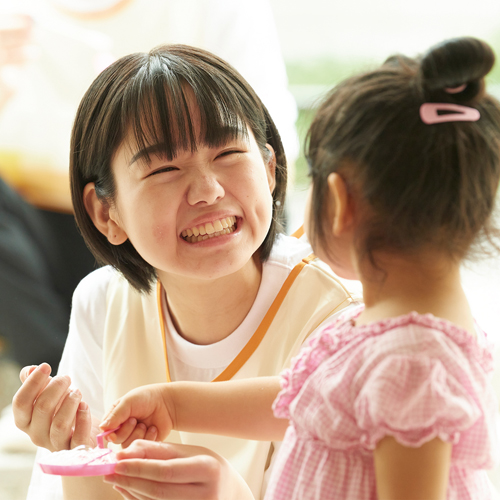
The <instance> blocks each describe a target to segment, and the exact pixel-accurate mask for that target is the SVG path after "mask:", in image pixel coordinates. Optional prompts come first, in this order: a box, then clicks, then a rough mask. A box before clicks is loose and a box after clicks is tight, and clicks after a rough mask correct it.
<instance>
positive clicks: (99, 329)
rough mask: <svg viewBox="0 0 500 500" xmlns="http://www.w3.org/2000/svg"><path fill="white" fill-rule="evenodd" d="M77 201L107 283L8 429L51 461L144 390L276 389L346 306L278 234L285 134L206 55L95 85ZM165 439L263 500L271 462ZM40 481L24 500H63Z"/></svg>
mask: <svg viewBox="0 0 500 500" xmlns="http://www.w3.org/2000/svg"><path fill="white" fill-rule="evenodd" d="M71 187H72V195H73V203H74V208H75V215H76V219H77V221H78V225H79V227H80V230H81V232H82V234H83V236H84V238H85V241H86V242H87V244H88V245H89V247H90V248H91V249H92V251H93V253H94V255H95V256H96V257H97V258H98V259H99V260H100V261H101V262H103V263H106V264H110V265H111V266H112V267H109V266H107V267H104V268H102V269H99V270H97V271H95V272H93V273H92V274H90V275H89V276H88V277H87V278H85V279H84V280H83V281H82V283H81V284H80V285H79V287H78V288H77V290H76V292H75V295H74V300H73V309H72V319H71V324H70V332H69V337H68V341H67V344H66V347H65V351H64V355H63V358H62V361H61V368H60V370H59V376H58V377H55V378H54V379H50V376H49V373H50V367H48V365H46V364H42V365H40V366H39V367H38V368H37V369H36V370H34V371H33V373H31V374H30V375H29V377H28V378H27V379H26V380H25V381H24V384H23V386H22V387H21V389H20V390H19V392H18V393H17V395H16V397H15V399H14V403H13V409H14V415H15V419H16V423H17V425H18V426H19V427H20V428H21V429H23V430H25V431H26V432H27V433H28V434H29V435H30V437H31V438H32V440H33V442H35V443H36V444H37V445H39V446H41V447H44V448H47V449H48V450H50V451H57V450H62V449H69V448H73V447H75V446H76V445H78V444H90V445H95V435H96V433H97V432H98V428H97V424H98V423H99V421H100V418H101V416H102V415H103V413H104V410H105V408H107V407H109V406H110V404H111V403H112V402H113V401H115V400H116V399H117V398H119V397H121V396H123V395H124V394H125V393H127V392H128V391H130V390H131V389H133V388H136V387H141V386H143V385H144V384H151V383H155V382H167V381H170V380H195V381H212V380H217V381H219V380H229V379H231V378H249V377H259V376H269V375H277V374H278V373H279V372H280V371H281V370H282V369H283V368H284V367H285V366H286V365H287V364H288V362H289V360H290V358H291V357H292V356H293V355H295V354H296V353H297V352H298V349H299V347H300V345H301V344H302V342H303V341H304V339H305V338H306V337H307V336H308V335H309V334H310V333H311V332H312V331H313V330H314V329H315V328H316V327H317V326H318V325H319V324H320V323H321V322H323V321H324V320H325V319H326V318H328V317H330V316H331V315H332V314H335V313H336V312H337V311H339V310H341V309H342V308H344V307H345V306H347V305H349V304H350V303H351V302H352V300H353V299H352V297H351V294H350V293H349V292H348V291H347V290H346V288H345V287H344V286H343V285H342V284H341V283H340V282H339V280H338V279H337V278H336V277H334V276H333V275H332V274H331V272H330V271H329V270H328V269H327V268H326V267H327V266H324V265H322V264H321V263H319V262H318V261H317V260H315V259H313V258H310V257H309V256H310V253H311V248H310V246H309V244H308V243H306V242H304V241H301V240H297V239H295V238H291V237H285V236H283V235H281V234H280V233H281V226H280V221H281V215H282V209H283V205H284V196H285V188H286V159H285V156H284V152H283V147H282V144H281V140H280V137H279V134H278V131H277V130H276V127H275V126H274V123H273V121H272V119H271V117H270V115H269V113H268V112H267V110H266V108H265V107H264V106H263V104H262V103H261V101H260V99H259V98H258V97H257V96H256V95H255V93H254V91H253V90H252V89H251V88H250V87H249V85H248V84H247V83H246V82H245V80H244V79H243V78H242V77H241V76H240V75H239V74H238V73H237V72H236V71H235V70H234V69H233V68H232V67H231V66H229V65H228V64H227V63H225V62H224V61H222V60H221V59H219V58H218V57H216V56H214V55H212V54H210V53H208V52H205V51H202V50H199V49H195V48H192V47H186V46H165V47H159V48H157V49H155V50H153V51H151V52H150V53H149V54H142V53H140V54H132V55H130V56H126V57H124V58H122V59H120V60H118V61H117V62H115V63H114V64H112V65H111V66H109V67H108V68H107V69H106V70H105V71H103V73H101V74H100V75H99V76H98V77H97V79H96V80H95V81H94V83H93V84H92V86H91V87H90V89H89V90H88V92H87V93H86V95H85V96H84V98H83V100H82V102H81V105H80V107H79V110H78V113H77V116H76V119H75V125H74V129H73V134H72V142H71ZM29 372H30V370H28V371H26V370H25V371H24V372H23V380H24V378H25V376H26V374H27V373H29ZM70 379H71V380H70ZM70 383H72V388H73V387H74V388H75V389H74V390H69V389H68V388H69V387H70ZM83 401H85V403H84V402H83ZM91 416H92V419H93V420H92V422H91V418H90V417H91ZM135 424H136V421H135V420H130V421H129V422H128V423H127V424H126V425H125V426H124V431H126V430H127V429H130V428H134V429H135V430H134V432H133V433H132V435H131V436H130V440H132V439H135V438H138V437H141V438H143V437H145V438H147V439H155V438H156V437H157V436H156V434H155V432H154V430H150V431H149V432H146V429H145V428H144V426H142V425H139V426H137V427H136V426H135ZM91 425H93V428H92V429H91ZM169 439H170V440H171V441H173V442H176V443H182V444H190V445H196V446H198V447H200V446H201V447H205V448H209V449H211V450H213V451H214V452H215V453H218V454H219V455H222V456H223V457H225V459H227V460H228V461H229V463H230V464H231V465H232V467H233V468H234V469H233V472H232V473H233V474H234V471H237V472H238V473H239V475H240V476H242V477H243V478H244V479H245V481H246V482H247V484H248V486H246V489H250V490H251V491H252V493H253V495H254V496H255V497H256V498H259V497H260V494H261V489H262V485H263V479H264V472H265V470H266V468H268V463H269V462H270V460H271V459H272V454H273V449H274V448H273V446H274V447H277V446H278V445H277V444H276V445H272V444H271V442H270V441H268V442H250V441H248V440H235V439H226V438H221V437H219V436H212V435H205V436H200V435H193V434H188V433H179V434H176V435H175V436H174V435H172V436H171V437H170V438H169ZM125 444H128V443H125ZM180 448H182V447H179V446H177V448H176V449H180ZM192 449H193V448H189V450H191V451H192ZM197 449H198V448H197ZM186 453H188V452H186ZM207 453H208V451H207ZM210 453H212V452H210ZM189 463H191V464H192V461H191V462H189ZM224 463H225V462H224ZM200 464H201V465H202V464H203V460H200V461H199V462H198V465H200ZM227 469H228V468H226V470H227ZM229 473H230V474H231V471H230V472H229ZM39 476H40V472H39V471H38V470H36V471H35V477H34V480H33V481H32V484H31V489H30V494H31V496H32V497H33V498H36V499H37V500H39V499H42V498H48V499H50V500H54V499H56V498H58V497H59V496H60V495H61V494H62V493H61V480H60V478H58V477H56V478H52V477H49V476H44V477H39ZM238 477H239V476H238ZM184 480H185V482H186V486H189V483H190V481H188V480H186V479H185V477H184ZM51 481H53V482H54V483H55V484H49V482H51ZM214 481H215V482H217V481H220V478H217V477H216V478H215V479H214ZM63 482H64V488H65V491H66V496H67V497H69V498H71V497H72V495H73V494H74V495H80V496H81V497H85V498H101V497H102V498H106V499H112V498H115V497H119V495H118V494H117V493H116V492H115V491H113V490H112V489H111V488H110V487H109V486H108V485H105V484H103V482H102V478H97V479H93V478H85V479H75V478H65V479H64V481H63ZM181 482H182V481H181ZM178 486H180V485H178ZM186 491H188V488H187V487H186ZM183 494H184V493H183ZM185 494H186V495H188V494H187V493H185ZM179 496H180V495H178V496H177V498H179ZM188 497H189V496H188Z"/></svg>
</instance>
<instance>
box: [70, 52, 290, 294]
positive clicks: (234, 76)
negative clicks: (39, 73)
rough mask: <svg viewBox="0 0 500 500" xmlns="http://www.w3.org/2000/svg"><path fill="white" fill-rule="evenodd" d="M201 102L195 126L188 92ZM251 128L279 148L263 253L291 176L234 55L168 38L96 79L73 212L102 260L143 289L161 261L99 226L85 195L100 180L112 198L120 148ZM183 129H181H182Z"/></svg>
mask: <svg viewBox="0 0 500 500" xmlns="http://www.w3.org/2000/svg"><path fill="white" fill-rule="evenodd" d="M193 96H194V98H195V100H196V103H197V105H198V109H199V114H200V119H201V130H200V131H199V133H198V134H197V132H196V130H195V128H194V125H193V123H192V117H191V115H190V112H189V107H188V99H192V98H193ZM247 126H248V127H249V128H250V130H251V131H252V133H253V135H254V137H255V140H256V142H257V145H258V146H259V149H260V150H261V153H262V156H263V158H264V161H269V160H270V152H269V150H268V149H267V148H266V144H270V145H271V146H272V148H273V149H274V152H275V155H276V188H275V190H274V193H273V202H274V203H273V218H272V222H271V225H270V228H269V231H268V234H267V236H266V238H265V240H264V242H263V243H262V245H261V247H260V259H261V260H262V261H265V260H266V259H267V258H268V257H269V254H270V252H271V249H272V246H273V244H274V241H275V239H276V236H277V234H278V233H280V232H282V225H281V220H282V212H283V207H284V201H285V191H286V183H287V167H286V158H285V153H284V150H283V145H282V143H281V139H280V136H279V133H278V131H277V129H276V126H275V125H274V122H273V120H272V118H271V116H270V115H269V112H268V111H267V109H266V107H265V106H264V105H263V104H262V102H261V100H260V99H259V97H258V96H257V95H256V94H255V92H254V91H253V89H252V88H251V87H250V85H249V84H248V83H247V82H246V81H245V80H244V79H243V77H242V76H241V75H240V74H239V73H238V72H237V71H236V70H235V69H234V68H233V67H232V66H230V65H229V64H228V63H226V62H225V61H223V60H222V59H220V58H218V57H217V56H215V55H213V54H211V53H209V52H206V51H204V50H201V49H198V48H194V47H188V46H184V45H165V46H160V47H157V48H155V49H153V50H152V51H151V52H149V53H148V54H146V53H137V54H131V55H128V56H125V57H122V58H121V59H119V60H118V61H116V62H115V63H113V64H112V65H111V66H109V67H108V68H107V69H106V70H104V71H103V72H102V73H101V74H100V75H99V76H98V77H97V78H96V79H95V80H94V82H93V83H92V85H91V86H90V88H89V90H88V91H87V92H86V94H85V95H84V97H83V99H82V102H81V103H80V106H79V108H78V112H77V115H76V118H75V124H74V127H73V133H72V137H71V154H70V176H71V194H72V198H73V206H74V210H75V216H76V221H77V224H78V226H79V228H80V231H81V233H82V235H83V237H84V239H85V242H86V243H87V245H88V247H89V248H90V250H91V251H92V253H93V254H94V256H95V257H96V259H97V260H98V262H99V263H101V264H110V265H112V266H113V267H115V268H116V269H118V270H119V271H120V272H121V273H122V274H123V275H124V276H125V278H127V280H128V281H129V282H130V283H131V284H132V285H133V286H134V287H135V288H136V289H137V290H139V291H144V292H147V291H149V290H151V286H152V284H153V283H154V282H155V280H156V271H155V269H154V268H153V267H152V266H151V265H150V264H148V263H147V262H146V261H145V260H144V259H143V258H142V257H141V256H140V255H139V254H138V253H137V251H136V250H135V248H134V247H133V245H132V244H131V243H130V241H126V242H125V243H123V244H122V245H119V246H115V245H112V244H111V243H109V241H108V240H107V238H106V237H105V236H104V235H103V234H102V233H101V232H100V231H99V230H98V229H97V228H96V227H95V225H94V224H93V222H92V220H91V218H90V217H89V215H88V213H87V211H86V209H85V206H84V202H83V190H84V188H85V186H86V185H87V184H88V183H89V182H94V183H95V186H96V194H97V196H98V197H99V199H100V200H101V201H102V203H106V204H108V205H112V204H113V202H114V200H115V195H116V192H115V182H114V178H113V172H112V168H111V162H112V159H113V155H114V154H115V152H116V151H117V149H118V148H119V147H120V146H121V145H122V144H126V141H128V142H130V141H132V142H134V143H135V144H136V145H137V146H138V148H139V149H144V148H145V147H147V146H148V145H152V144H155V145H156V144H161V145H162V147H163V148H164V151H163V152H164V154H165V155H166V156H167V157H168V158H175V156H176V154H177V152H178V151H179V150H191V151H195V150H196V148H197V143H198V142H199V143H202V144H206V145H208V146H218V145H221V144H224V143H225V142H226V141H228V140H231V139H234V138H235V137H237V136H238V135H246V134H247V132H246V131H247ZM179 131H180V132H179Z"/></svg>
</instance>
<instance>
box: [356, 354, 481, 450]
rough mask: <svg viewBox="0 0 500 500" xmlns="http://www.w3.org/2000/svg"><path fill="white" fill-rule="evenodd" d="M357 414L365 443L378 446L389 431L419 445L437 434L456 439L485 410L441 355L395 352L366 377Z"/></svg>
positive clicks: (370, 447) (403, 440)
mask: <svg viewBox="0 0 500 500" xmlns="http://www.w3.org/2000/svg"><path fill="white" fill-rule="evenodd" d="M354 415H355V419H356V420H357V425H358V427H359V428H360V429H361V431H362V435H361V442H362V445H363V446H365V447H366V448H367V449H370V450H373V449H374V448H375V447H376V444H377V442H378V441H379V440H380V439H382V438H383V437H384V436H386V435H390V436H393V437H394V438H395V439H396V440H397V441H398V442H399V443H400V444H402V445H404V446H414V447H418V446H421V445H422V444H424V443H425V442H427V441H430V440H431V439H434V438H435V437H438V438H439V439H441V440H443V441H447V442H451V443H453V444H456V443H458V441H459V439H460V434H461V433H462V432H464V431H466V430H467V429H469V428H470V427H471V426H472V425H474V423H475V422H476V421H477V420H478V418H479V417H480V416H481V411H480V409H479V407H478V405H477V403H476V402H475V400H474V398H473V396H472V394H469V393H468V392H467V390H466V388H465V386H464V385H462V384H460V383H459V382H458V381H457V380H456V378H455V377H454V376H453V375H452V374H451V373H449V372H448V371H447V370H446V368H445V366H444V365H443V363H442V362H441V361H440V360H438V359H434V358H429V357H425V356H408V355H392V356H389V357H387V358H385V359H384V360H382V361H381V362H380V363H378V364H377V365H376V366H375V367H374V368H373V369H372V370H371V371H370V372H369V374H368V375H367V376H366V378H365V380H364V382H363V383H362V385H361V389H360V390H359V393H358V395H357V397H356V400H355V404H354Z"/></svg>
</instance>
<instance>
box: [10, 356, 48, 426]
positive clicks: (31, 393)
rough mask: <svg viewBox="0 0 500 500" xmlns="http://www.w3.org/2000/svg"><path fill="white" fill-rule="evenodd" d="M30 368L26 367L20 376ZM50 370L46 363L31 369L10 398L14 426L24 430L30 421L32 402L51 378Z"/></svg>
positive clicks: (25, 373)
mask: <svg viewBox="0 0 500 500" xmlns="http://www.w3.org/2000/svg"><path fill="white" fill-rule="evenodd" d="M30 368H31V367H28V370H25V371H24V373H23V375H22V376H25V375H27V373H28V372H30ZM50 371H51V368H50V366H49V365H48V364H47V363H43V364H41V365H40V366H38V367H37V368H36V369H35V370H32V372H31V375H30V377H29V380H28V379H27V378H25V379H24V380H25V382H24V383H23V385H22V386H21V388H20V389H19V390H18V391H17V392H16V394H15V396H14V398H13V400H12V409H13V412H14V421H15V423H16V426H17V427H19V429H21V430H23V431H26V429H27V427H28V426H29V425H30V423H31V418H32V413H33V404H34V403H35V401H36V399H37V398H38V396H39V395H40V394H41V392H42V391H43V390H44V389H45V388H46V387H47V385H48V384H49V382H51V380H52V379H51V377H50ZM21 373H22V371H21Z"/></svg>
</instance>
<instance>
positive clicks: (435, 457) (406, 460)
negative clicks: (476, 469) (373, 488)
mask: <svg viewBox="0 0 500 500" xmlns="http://www.w3.org/2000/svg"><path fill="white" fill-rule="evenodd" d="M373 458H374V462H375V477H376V481H377V495H378V499H379V500H397V499H400V498H404V499H405V500H421V499H422V498H425V499H426V500H445V499H446V487H447V484H448V475H449V469H450V460H451V444H450V443H445V442H444V441H441V440H440V439H438V438H435V439H433V440H431V441H428V442H427V443H425V444H423V445H422V446H420V447H419V448H410V447H407V446H403V445H401V444H399V443H398V442H397V441H396V440H395V439H394V438H393V437H391V436H387V437H385V438H384V439H382V440H381V441H380V442H379V443H378V445H377V448H376V449H375V451H374V453H373Z"/></svg>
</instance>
